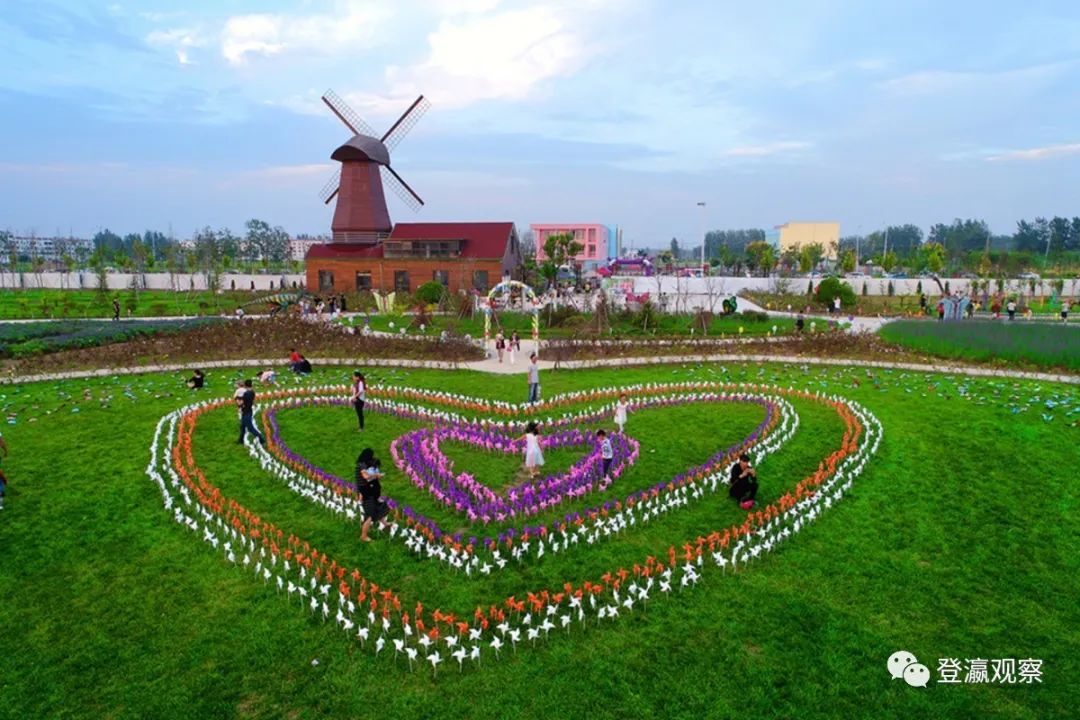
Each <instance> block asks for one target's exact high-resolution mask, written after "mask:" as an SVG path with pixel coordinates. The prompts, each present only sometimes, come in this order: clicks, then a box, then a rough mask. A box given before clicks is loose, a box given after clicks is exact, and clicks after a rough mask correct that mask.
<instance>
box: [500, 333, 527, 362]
mask: <svg viewBox="0 0 1080 720" xmlns="http://www.w3.org/2000/svg"><path fill="white" fill-rule="evenodd" d="M507 351H509V352H510V364H511V365H514V364H515V363H516V357H517V355H516V353H519V352H521V336H520V335H518V331H517V330H515V331H514V332H513V333H511V334H510V338H509V339H507V338H506V336H504V335H503V334H502V331H501V330H500V331H499V332H497V333H496V334H495V352H496V353H498V355H499V362H500V363H501V362H502V361H503V355H504V354H505V353H506V352H507Z"/></svg>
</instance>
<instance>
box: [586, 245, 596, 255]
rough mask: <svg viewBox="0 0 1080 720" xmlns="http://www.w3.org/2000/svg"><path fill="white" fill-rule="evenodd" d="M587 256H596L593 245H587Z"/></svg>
mask: <svg viewBox="0 0 1080 720" xmlns="http://www.w3.org/2000/svg"><path fill="white" fill-rule="evenodd" d="M588 256H589V257H591V258H593V257H596V246H595V245H590V246H589V254H588Z"/></svg>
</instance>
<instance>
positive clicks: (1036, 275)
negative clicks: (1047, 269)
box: [1020, 272, 1041, 280]
mask: <svg viewBox="0 0 1080 720" xmlns="http://www.w3.org/2000/svg"><path fill="white" fill-rule="evenodd" d="M1020 279H1021V280H1039V279H1041V278H1040V277H1039V273H1033V272H1026V273H1020Z"/></svg>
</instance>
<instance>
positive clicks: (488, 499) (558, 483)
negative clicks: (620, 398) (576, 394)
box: [390, 426, 640, 524]
mask: <svg viewBox="0 0 1080 720" xmlns="http://www.w3.org/2000/svg"><path fill="white" fill-rule="evenodd" d="M444 443H458V444H461V445H466V446H471V447H479V448H483V449H486V450H487V451H488V452H497V453H504V454H508V455H518V456H520V455H523V454H524V451H525V440H524V439H523V438H515V437H512V436H510V435H508V434H506V433H504V432H500V431H497V430H490V429H479V428H470V427H466V426H453V427H446V426H444V427H438V428H424V429H421V430H414V431H413V432H410V433H406V434H405V435H402V436H401V437H399V438H398V439H396V440H395V441H394V442H393V443H392V444H391V445H390V454H391V456H392V457H393V458H394V463H395V464H396V465H397V467H398V469H400V470H401V471H402V472H403V473H405V474H406V475H407V476H408V477H409V479H410V480H412V482H413V484H414V485H416V486H417V487H419V488H422V489H425V490H427V491H428V492H430V493H431V495H432V496H433V497H435V499H436V500H438V501H439V502H441V503H443V504H444V505H448V506H450V507H452V508H453V509H454V510H456V511H457V512H461V513H465V514H466V516H467V517H468V519H469V521H470V522H476V521H480V522H483V523H485V524H486V523H489V522H492V521H494V522H499V523H501V522H505V521H507V520H511V519H513V518H516V517H517V516H519V515H535V514H537V513H540V512H542V511H544V510H548V509H549V508H553V507H555V506H556V505H558V504H559V503H561V502H562V501H563V500H564V499H567V498H580V497H582V496H584V495H587V494H589V493H590V492H593V491H594V490H606V489H607V488H608V487H609V486H610V485H611V482H612V481H613V480H614V479H615V478H618V477H619V475H621V474H622V472H623V469H624V467H625V466H626V465H629V464H632V463H633V462H634V460H636V459H637V456H638V453H639V452H640V446H639V444H638V442H637V441H636V440H633V439H631V438H629V437H627V436H625V435H619V434H615V435H612V436H611V445H612V450H613V452H614V458H613V461H612V465H611V471H610V473H609V474H605V473H604V470H603V460H602V459H601V456H600V447H599V445H598V444H597V443H596V440H595V439H594V437H593V436H592V435H591V434H589V433H586V432H583V431H582V430H579V429H576V428H575V429H569V430H559V431H556V432H555V433H553V434H550V435H541V436H540V437H539V443H540V447H541V449H543V450H554V449H565V448H575V447H576V448H588V450H589V451H588V453H587V454H586V455H585V456H584V457H582V458H581V459H580V460H578V461H577V462H575V463H574V464H573V465H571V466H570V468H569V469H568V470H567V471H566V472H563V473H558V474H554V475H548V476H546V477H544V478H542V479H537V480H528V481H525V482H523V483H519V484H518V485H515V486H513V487H510V488H508V489H507V490H506V491H505V492H502V493H498V492H495V491H494V490H492V489H491V488H489V487H488V486H486V485H484V484H483V483H481V482H480V481H479V480H477V479H476V478H475V477H473V476H472V475H470V474H469V473H468V472H461V473H458V472H456V471H455V469H454V463H453V461H452V460H450V458H448V457H447V456H446V454H445V453H443V451H442V445H443V444H444Z"/></svg>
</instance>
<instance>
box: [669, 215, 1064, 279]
mask: <svg viewBox="0 0 1080 720" xmlns="http://www.w3.org/2000/svg"><path fill="white" fill-rule="evenodd" d="M705 251H706V256H707V257H708V258H709V259H710V262H711V263H712V265H713V266H718V267H722V268H725V269H732V270H734V271H735V272H741V271H742V270H743V268H745V269H748V270H751V271H754V272H761V273H768V272H771V271H773V270H779V271H790V272H794V271H796V270H798V271H799V272H809V271H810V270H812V269H814V268H817V267H818V266H819V265H820V263H821V261H822V260H823V259H824V257H825V248H823V247H821V246H820V245H817V244H812V245H809V246H805V247H795V248H788V249H786V250H785V251H784V252H783V253H782V254H780V253H777V251H776V249H775V248H773V247H772V245H770V244H769V243H768V242H766V241H765V231H764V230H762V229H760V228H750V229H743V230H713V231H710V232H709V233H708V234H707V235H706V237H705ZM671 254H672V256H674V257H675V259H678V257H679V254H678V244H677V242H676V241H675V240H672V245H671ZM692 257H693V256H692V255H691V259H692ZM856 261H858V263H864V264H865V263H871V264H873V265H876V266H879V267H881V268H883V269H884V270H885V271H886V272H889V271H892V270H894V269H897V268H901V267H903V268H906V269H908V270H911V271H914V272H920V271H929V272H934V273H937V272H942V271H946V270H948V271H959V272H963V271H969V272H974V273H977V274H980V275H990V274H993V273H995V272H997V273H1015V272H1021V271H1023V270H1027V269H1032V268H1037V267H1044V266H1045V265H1046V264H1047V262H1048V261H1049V262H1050V263H1053V264H1058V265H1061V266H1069V267H1071V266H1075V265H1080V217H1074V218H1071V219H1070V218H1065V217H1053V218H1050V219H1047V218H1043V217H1038V218H1035V219H1034V220H1031V221H1028V220H1021V221H1019V222H1018V223H1017V226H1016V231H1015V232H1014V233H1013V234H1012V235H995V234H994V233H992V232H991V231H990V228H989V226H988V225H987V224H986V222H985V221H983V220H974V219H959V218H957V219H956V220H954V221H953V222H951V223H937V224H935V225H932V226H931V227H930V231H929V233H927V234H926V235H924V234H923V231H922V229H921V228H919V227H918V226H917V225H912V224H904V225H890V226H889V227H887V228H885V229H884V230H878V231H874V232H871V233H869V234H867V235H848V236H845V237H842V238H840V242H839V248H838V263H837V265H838V267H839V269H841V270H843V271H845V272H851V271H852V270H854V269H855V267H856V264H857V262H856Z"/></svg>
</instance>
